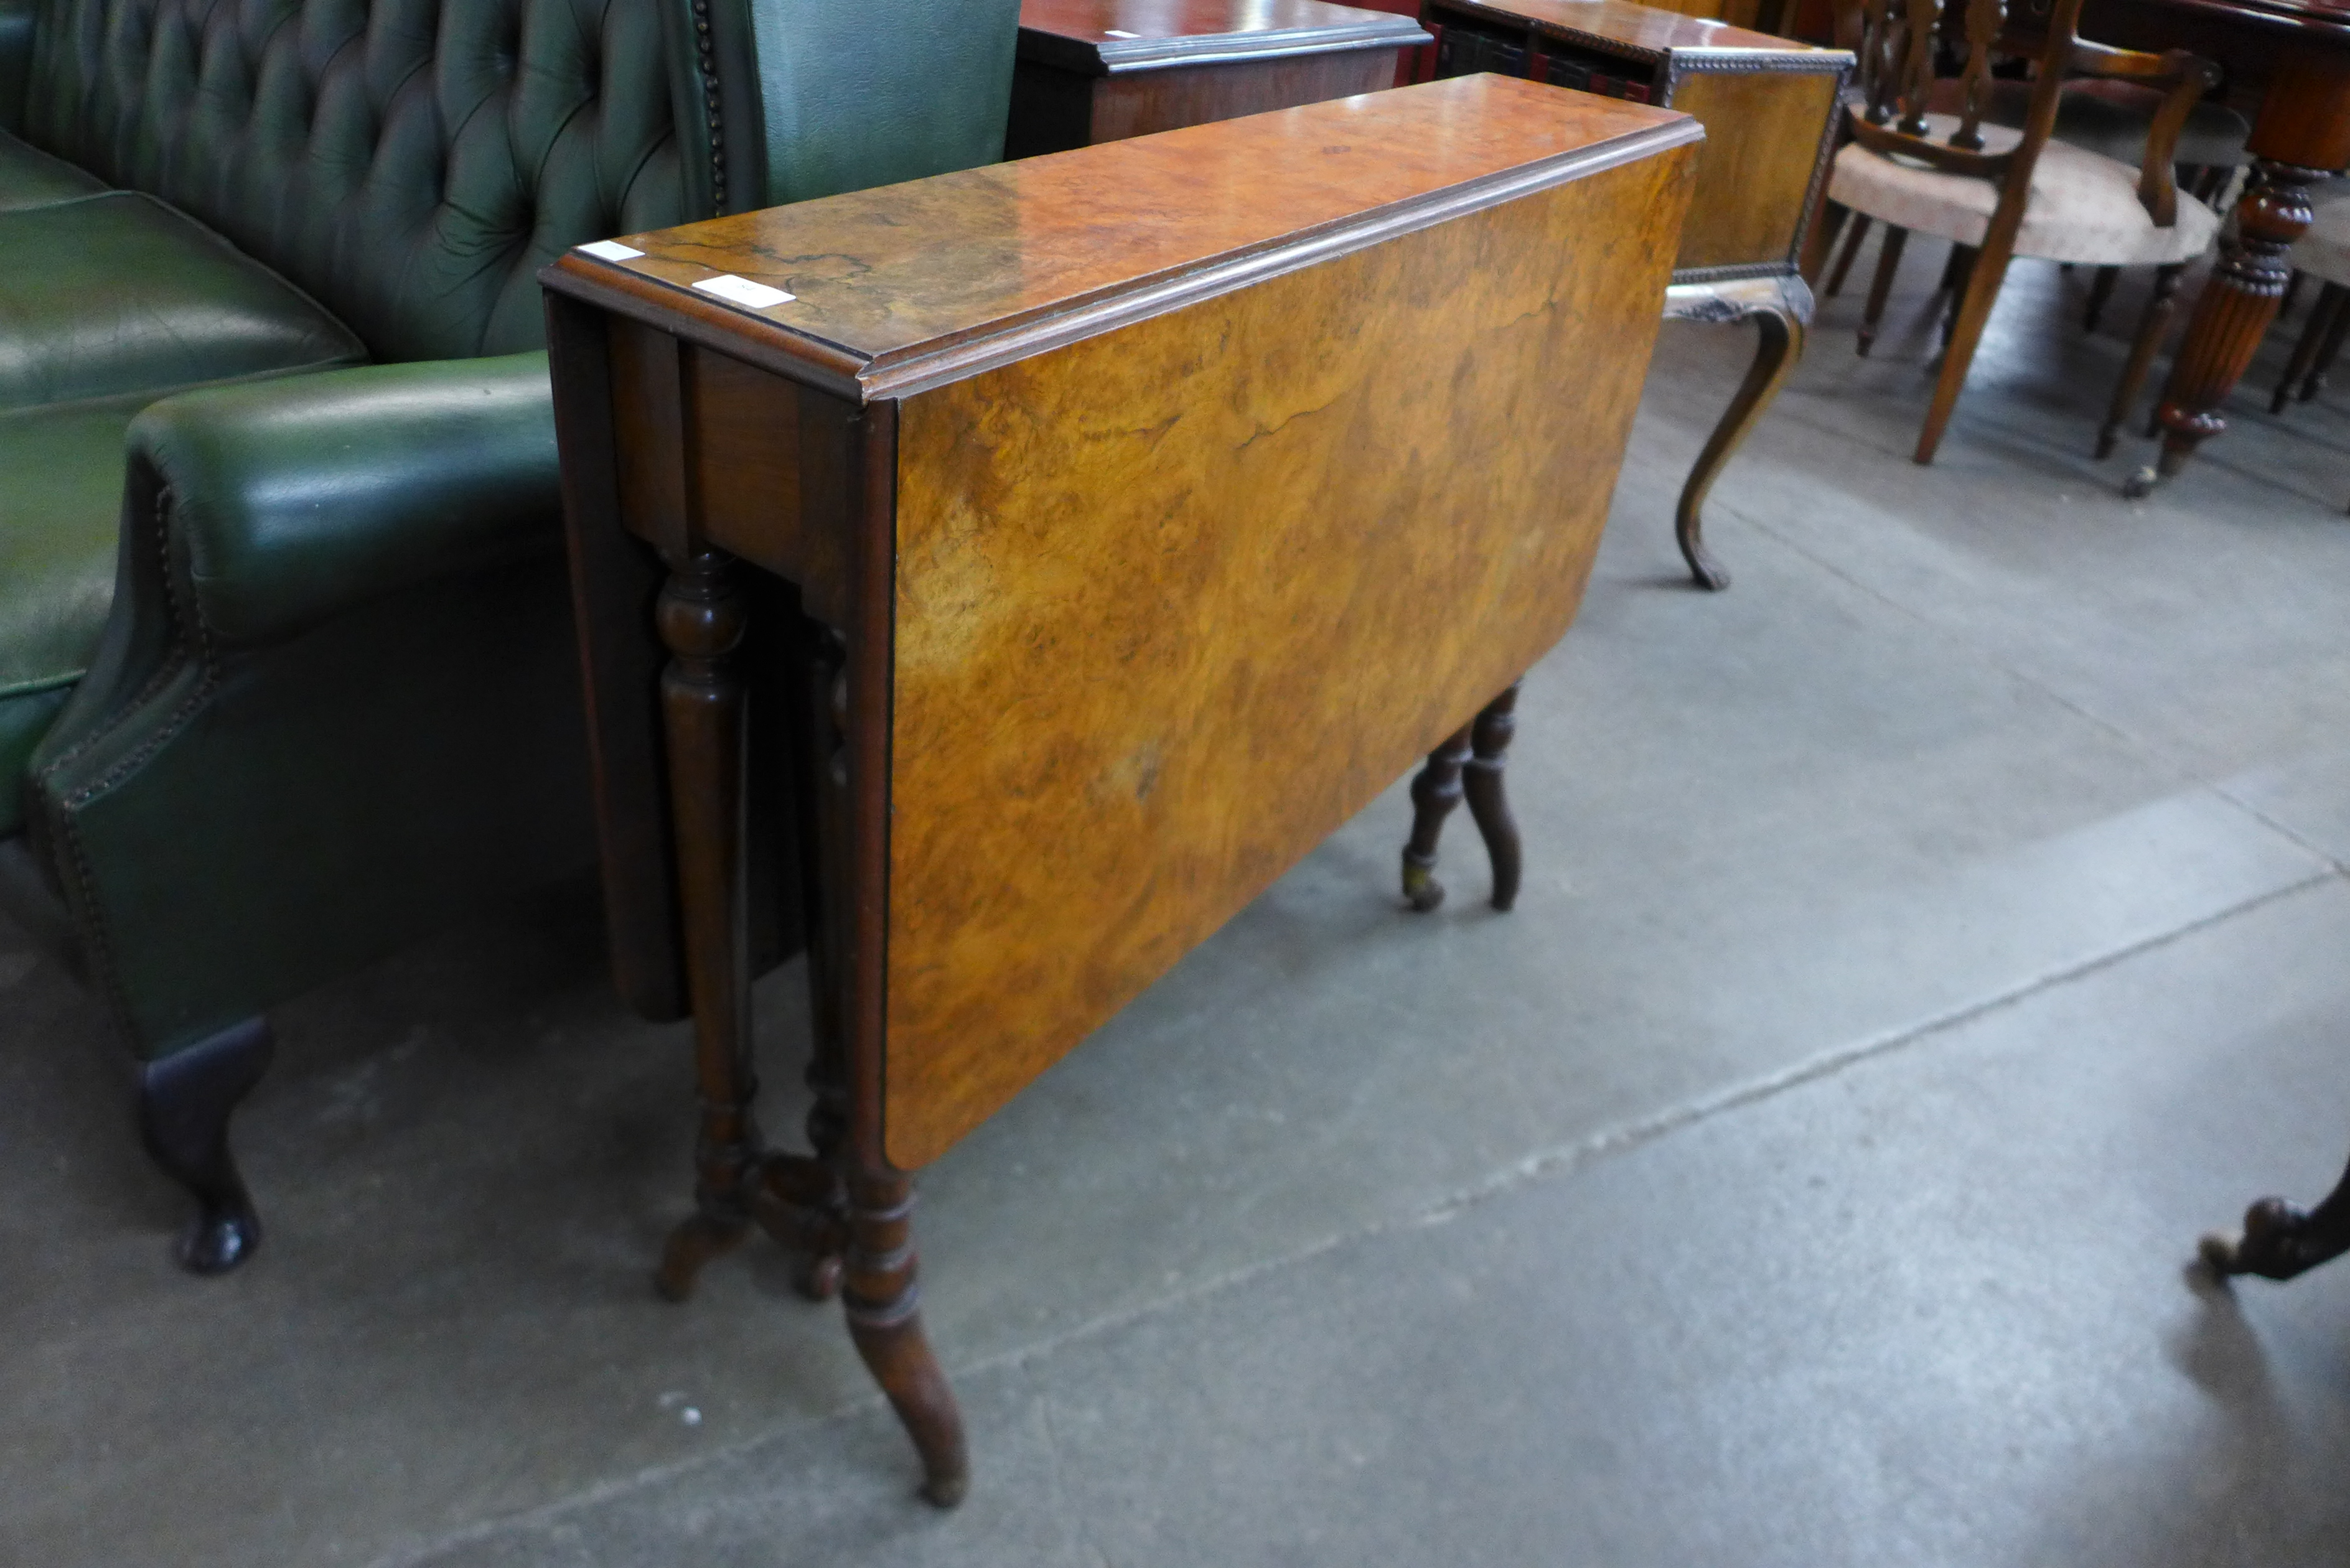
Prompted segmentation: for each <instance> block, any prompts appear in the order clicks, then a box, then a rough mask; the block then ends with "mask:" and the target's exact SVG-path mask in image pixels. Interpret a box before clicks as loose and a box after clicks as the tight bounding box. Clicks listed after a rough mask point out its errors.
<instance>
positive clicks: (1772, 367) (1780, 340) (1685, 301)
mask: <svg viewBox="0 0 2350 1568" xmlns="http://www.w3.org/2000/svg"><path fill="white" fill-rule="evenodd" d="M1665 317H1666V319H1667V320H1679V321H1737V320H1740V319H1742V318H1744V317H1752V318H1753V320H1754V325H1755V327H1756V329H1757V330H1758V331H1759V332H1760V333H1761V335H1762V338H1761V341H1760V342H1759V343H1757V344H1756V346H1755V350H1754V362H1753V363H1752V365H1750V366H1748V367H1747V370H1746V379H1745V380H1744V381H1743V382H1742V383H1741V384H1740V386H1739V389H1738V395H1737V396H1736V397H1734V398H1732V399H1731V401H1730V406H1729V408H1727V409H1725V410H1722V415H1721V422H1720V423H1719V424H1717V425H1715V426H1714V427H1713V434H1712V435H1711V437H1709V438H1708V439H1707V441H1706V443H1705V450H1704V451H1703V452H1700V453H1699V454H1698V460H1697V464H1696V466H1695V467H1693V468H1691V469H1690V476H1689V480H1688V482H1687V483H1684V484H1683V485H1682V486H1681V498H1680V504H1679V506H1678V507H1676V508H1675V509H1674V513H1673V533H1674V537H1675V538H1676V539H1677V540H1678V541H1679V545H1680V548H1681V559H1683V560H1684V561H1687V562H1688V563H1689V568H1690V576H1693V577H1695V578H1696V579H1697V582H1698V586H1699V587H1705V588H1714V589H1721V588H1726V587H1729V586H1730V574H1729V573H1728V572H1726V571H1724V570H1722V568H1721V563H1719V562H1717V561H1716V560H1715V559H1714V558H1713V554H1712V552H1711V551H1710V550H1708V549H1707V548H1706V546H1705V519H1704V508H1705V498H1706V496H1707V495H1708V494H1710V493H1711V492H1712V490H1713V482H1714V481H1715V480H1716V479H1718V478H1720V477H1721V471H1722V470H1723V469H1724V468H1725V467H1727V466H1728V465H1729V463H1730V460H1731V457H1732V456H1734V455H1735V454H1736V453H1737V451H1738V449H1739V447H1740V446H1741V445H1742V444H1743V443H1744V441H1745V440H1746V438H1747V436H1748V435H1750V434H1751V433H1752V431H1753V429H1754V427H1755V426H1756V425H1757V424H1759V423H1761V422H1762V420H1763V413H1764V411H1765V410H1768V409H1769V408H1770V407H1771V404H1772V401H1773V400H1774V399H1776V398H1777V397H1778V395H1779V389H1780V388H1782V387H1783V386H1785V385H1786V381H1787V377H1788V375H1789V373H1790V372H1791V371H1793V370H1794V368H1795V361H1796V360H1798V359H1800V358H1803V354H1804V335H1805V330H1806V328H1807V327H1808V326H1809V324H1810V322H1811V318H1812V291H1811V290H1810V289H1809V288H1807V287H1806V286H1804V280H1803V279H1802V278H1800V277H1788V278H1754V279H1747V280H1743V281H1741V282H1737V283H1729V284H1696V285H1689V286H1675V287H1673V288H1670V289H1668V290H1667V291H1666V293H1665Z"/></svg>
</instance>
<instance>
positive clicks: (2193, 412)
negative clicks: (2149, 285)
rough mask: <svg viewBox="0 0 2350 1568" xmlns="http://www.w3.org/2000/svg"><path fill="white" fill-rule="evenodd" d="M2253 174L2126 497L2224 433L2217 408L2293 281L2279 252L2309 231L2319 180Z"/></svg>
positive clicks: (2282, 166)
mask: <svg viewBox="0 0 2350 1568" xmlns="http://www.w3.org/2000/svg"><path fill="white" fill-rule="evenodd" d="M2256 168H2257V169H2258V171H2259V172H2260V174H2261V179H2260V180H2259V181H2258V182H2256V183H2255V184H2253V186H2252V187H2251V189H2250V190H2248V191H2246V192H2244V195H2243V199H2242V200H2241V201H2240V202H2237V203H2236V234H2235V237H2234V238H2232V239H2231V240H2230V241H2229V242H2228V243H2227V244H2224V245H2222V246H2221V247H2220V259H2219V262H2218V264H2217V265H2214V266H2213V267H2212V269H2211V275H2210V279H2209V280H2208V281H2206V282H2205V284H2204V285H2203V294H2202V296H2201V297H2200V298H2199V299H2198V300H2197V301H2196V306H2195V318H2194V321H2193V322H2192V324H2191V325H2189V327H2188V329H2187V339H2186V341H2185V342H2184V343H2181V344H2180V345H2179V348H2178V357H2177V358H2174V359H2173V360H2172V361H2171V362H2170V379H2169V381H2168V383H2167V384H2166V385H2165V386H2164V388H2163V393H2162V401H2161V402H2160V403H2159V404H2158V406H2157V407H2156V409H2155V419H2156V421H2158V423H2159V424H2160V425H2161V426H2162V454H2161V456H2160V457H2159V458H2158V460H2157V462H2156V464H2155V466H2154V467H2151V468H2142V469H2140V470H2138V471H2137V472H2136V473H2134V474H2132V475H2131V476H2130V478H2129V481H2128V483H2126V484H2125V485H2124V486H2123V490H2124V493H2126V494H2128V495H2132V496H2138V495H2144V494H2146V493H2148V492H2150V491H2151V490H2152V489H2153V488H2154V486H2155V485H2156V483H2158V482H2159V481H2160V480H2163V479H2168V478H2169V477H2170V476H2171V475H2173V474H2175V473H2177V472H2178V471H2179V470H2180V469H2181V468H2184V467H2185V466H2186V465H2187V460H2188V459H2189V458H2190V457H2192V456H2193V455H2194V454H2195V449H2196V448H2197V447H2198V446H2199V445H2201V444H2202V443H2203V442H2204V441H2207V440H2209V439H2210V438H2211V437H2212V436H2215V435H2218V434H2219V433H2220V431H2223V430H2226V429H2227V428H2228V421H2226V420H2225V419H2223V418H2221V417H2220V403H2221V401H2222V400H2225V399H2226V397H2227V395H2228V393H2229V391H2230V389H2233V388H2234V386H2235V384H2236V383H2237V382H2238V381H2239V380H2241V379H2242V378H2243V374H2244V371H2245V369H2247V368H2249V367H2250V366H2251V362H2252V356H2253V354H2254V353H2256V352H2257V351H2258V350H2259V348H2260V346H2261V339H2262V337H2264V336H2266V335H2267V332H2268V329H2269V323H2270V322H2272V321H2273V320H2274V319H2275V318H2276V313H2277V306H2279V305H2280V304H2281V303H2282V301H2283V299H2284V288H2285V283H2286V281H2287V280H2288V279H2289V278H2291V277H2292V275H2293V269H2292V268H2291V267H2289V266H2287V265H2285V260H2284V256H2285V252H2286V251H2288V250H2290V249H2292V248H2293V241H2295V240H2297V239H2299V238H2300V237H2301V236H2302V234H2303V232H2304V231H2305V230H2307V229H2308V227H2309V223H2310V218H2311V213H2310V205H2309V188H2310V186H2311V185H2312V184H2313V183H2314V182H2316V181H2319V180H2322V179H2324V173H2323V172H2322V171H2319V170H2315V169H2304V168H2301V167H2298V166H2296V165H2293V164H2290V163H2272V162H2271V161H2268V160H2266V159H2262V160H2261V161H2260V162H2259V163H2258V164H2257V165H2256Z"/></svg>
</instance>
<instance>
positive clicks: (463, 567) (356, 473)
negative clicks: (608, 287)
mask: <svg viewBox="0 0 2350 1568" xmlns="http://www.w3.org/2000/svg"><path fill="white" fill-rule="evenodd" d="M127 445H128V449H129V453H130V461H131V462H136V463H142V464H145V465H147V466H148V467H150V468H151V469H152V470H153V471H154V472H155V473H156V474H157V475H158V477H160V478H161V481H162V483H163V485H164V486H165V487H166V489H167V490H168V492H169V493H170V495H171V499H172V553H173V556H174V557H175V558H176V559H179V560H181V561H182V564H183V567H184V570H185V573H186V581H187V585H188V595H189V598H190V599H191V601H192V609H193V611H194V613H195V615H196V616H197V618H199V619H200V620H201V621H202V623H203V631H204V636H205V637H206V638H207V639H210V640H211V641H213V642H214V643H216V644H221V645H225V646H231V647H234V646H245V645H252V644H255V643H264V642H274V641H278V640H281V639H286V638H289V637H292V636H295V635H296V634H297V633H299V632H302V631H305V630H307V629H308V628H311V627H313V626H316V625H318V624H319V623H321V622H323V621H326V620H328V619H329V618H332V617H334V616H336V615H338V614H341V613H344V612H345V611H347V610H348V609H350V608H351V607H353V606H356V605H359V604H364V603H366V602H367V601H368V600H369V599H373V598H378V597H381V596H383V595H385V594H389V593H392V592H395V591H397V590H399V589H401V588H406V587H412V586H414V585H417V584H420V583H425V582H430V581H432V580H433V579H435V578H438V577H448V576H472V575H477V574H479V573H481V572H484V571H486V570H489V569H490V568H492V567H494V566H501V565H504V563H506V562H509V561H513V560H516V559H521V558H524V557H527V556H533V555H540V556H544V555H549V554H553V553H556V552H557V551H559V549H560V548H561V545H560V540H561V538H562V530H563V501H562V490H561V485H560V480H559V475H558V471H557V468H556V457H555V402H554V398H553V396H552V394H551V393H550V392H549V390H548V388H547V381H546V355H545V354H544V353H534V354H515V355H509V356H505V357H504V358H488V359H455V360H443V361H430V362H425V363H421V364H410V365H362V366H359V367H356V368H354V369H347V370H328V371H323V372H320V373H318V374H316V375H307V376H296V377H290V378H280V379H275V380H266V381H258V382H251V383H247V384H245V385H243V386H236V387H213V388H205V389H200V390H197V391H192V392H188V393H184V394H182V395H180V396H177V397H172V398H166V399H164V400H161V401H160V402H158V403H156V404H154V405H153V406H152V407H151V408H149V409H148V410H147V411H146V412H144V413H142V414H140V416H139V420H138V422H137V423H136V424H134V425H133V426H132V427H131V429H130V435H129V437H128V439H127Z"/></svg>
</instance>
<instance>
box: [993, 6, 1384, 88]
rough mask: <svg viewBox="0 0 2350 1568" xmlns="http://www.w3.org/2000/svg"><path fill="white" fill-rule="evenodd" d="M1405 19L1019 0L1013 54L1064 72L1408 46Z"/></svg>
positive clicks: (1349, 11) (1281, 9)
mask: <svg viewBox="0 0 2350 1568" xmlns="http://www.w3.org/2000/svg"><path fill="white" fill-rule="evenodd" d="M1425 41H1426V35H1425V34H1423V33H1421V32H1420V30H1419V27H1418V26H1414V25H1413V24H1412V23H1411V22H1410V21H1409V19H1408V18H1406V17H1402V16H1395V15H1393V14H1391V13H1389V12H1385V11H1367V10H1362V9H1358V8H1357V7H1355V6H1351V5H1327V4H1325V3H1324V0H1021V5H1020V55H1019V57H1020V58H1022V59H1024V60H1035V61H1037V62H1039V63H1041V64H1045V65H1051V66H1057V67H1061V68H1062V69H1064V70H1073V71H1089V72H1092V73H1093V74H1094V75H1097V76H1107V75H1110V74H1112V73H1114V72H1122V71H1138V70H1152V69H1161V68H1165V67H1171V66H1180V65H1196V64H1199V63H1200V62H1201V61H1203V60H1230V59H1242V58H1262V57H1266V56H1271V55H1285V54H1326V53H1328V52H1330V51H1332V50H1334V49H1347V48H1388V49H1395V48H1409V47H1411V46H1412V45H1414V44H1419V43H1423V42H1425Z"/></svg>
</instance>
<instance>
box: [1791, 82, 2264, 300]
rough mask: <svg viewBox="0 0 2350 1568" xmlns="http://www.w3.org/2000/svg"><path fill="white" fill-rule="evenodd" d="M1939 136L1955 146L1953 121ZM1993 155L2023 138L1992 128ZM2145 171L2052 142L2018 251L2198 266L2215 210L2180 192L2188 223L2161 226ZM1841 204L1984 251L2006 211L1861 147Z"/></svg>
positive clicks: (1937, 127)
mask: <svg viewBox="0 0 2350 1568" xmlns="http://www.w3.org/2000/svg"><path fill="white" fill-rule="evenodd" d="M1926 118H1927V120H1928V122H1929V125H1930V126H1931V128H1932V129H1931V135H1932V136H1933V138H1934V140H1937V141H1941V140H1948V138H1949V137H1950V132H1951V131H1953V130H1956V129H1957V128H1958V123H1959V122H1958V120H1957V119H1956V118H1955V117H1953V116H1950V115H1939V114H1935V115H1928V116H1927V117H1926ZM1982 131H1983V141H1984V143H1985V150H1986V151H1991V152H2001V151H2006V150H2007V149H2008V148H2011V147H2013V146H2014V145H2015V144H2016V142H2017V141H2019V140H2022V135H2021V133H2020V132H2018V131H2016V130H2011V129H2009V128H2007V127H2005V126H1996V125H1985V126H1984V127H1983V128H1982ZM2137 179H2138V176H2137V170H2135V169H2133V168H2130V167H2129V166H2128V165H2127V164H2125V163H2121V162H2118V161H2116V160H2114V159H2111V158H2106V157H2104V156H2102V155H2100V154H2098V153H2095V152H2090V151H2085V150H2084V149H2081V148H2078V147H2074V146H2071V145H2069V144H2067V143H2065V142H2062V141H2051V142H2049V143H2048V144H2047V146H2045V147H2044V148H2043V149H2042V150H2041V153H2040V161H2039V163H2038V164H2037V165H2036V166H2035V167H2034V168H2033V171H2032V197H2031V201H2030V202H2029V204H2028V205H2027V206H2026V207H2025V209H2024V215H2023V228H2022V233H2021V234H2018V235H2017V236H2016V241H2015V254H2018V255H2022V256H2037V257H2039V258H2040V259H2042V260H2043V261H2057V262H2078V263H2082V264H2084V265H2090V266H2163V265H2169V264H2171V263H2173V262H2185V261H2191V260H2193V259H2194V258H2195V257H2197V256H2199V255H2201V254H2203V252H2204V251H2205V250H2207V249H2208V248H2210V244H2211V241H2212V237H2213V236H2214V235H2215V234H2218V233H2219V231H2220V220H2219V218H2218V216H2217V215H2215V214H2214V213H2212V211H2211V209H2210V208H2209V207H2207V206H2205V205H2204V204H2203V203H2202V202H2199V201H2197V200H2195V198H2194V197H2192V196H2189V195H2188V194H2186V193H2185V192H2180V194H2179V197H2178V222H2177V223H2174V224H2172V225H2171V226H2170V227H2168V228H2158V227H2157V226H2156V224H2155V223H2154V220H2153V219H2151V218H2149V217H2147V213H2146V209H2145V208H2144V207H2142V206H2140V205H2139V204H2138V199H2137ZM1828 196H1829V198H1830V199H1831V200H1833V201H1835V202H1839V203H1841V204H1842V205H1844V206H1846V207H1849V208H1851V209H1852V210H1853V211H1855V212H1856V213H1866V214H1867V215H1868V216H1870V217H1872V218H1875V219H1876V220H1877V221H1878V222H1879V223H1889V224H1892V225H1893V226H1895V227H1897V228H1903V229H1908V230H1911V231H1913V232H1915V233H1918V234H1933V235H1935V236H1937V237H1939V238H1941V239H1945V240H1949V241H1951V242H1952V243H1953V244H1962V245H1979V244H1982V241H1983V235H1984V234H1985V233H1986V232H1987V231H1988V230H1989V229H1990V227H1991V213H1992V211H1993V210H1994V209H1995V208H1996V207H1997V206H1998V204H1999V188H1998V186H1996V185H1994V184H1993V183H1992V182H1990V181H1989V180H1979V179H1975V178H1973V177H1971V176H1970V175H1965V174H1946V173H1944V172H1942V171H1939V170H1936V169H1929V168H1926V167H1924V166H1923V165H1920V164H1916V163H1912V162H1910V161H1908V160H1906V159H1898V158H1888V157H1886V156H1884V155H1882V154H1879V153H1876V152H1872V151H1869V150H1868V149H1867V148H1866V147H1863V146H1861V145H1860V144H1859V143H1858V142H1853V143H1851V144H1849V145H1847V146H1846V148H1845V149H1844V150H1843V151H1840V152H1838V153H1837V154H1836V159H1835V173H1834V175H1833V176H1832V177H1831V178H1830V180H1829V182H1828Z"/></svg>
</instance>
